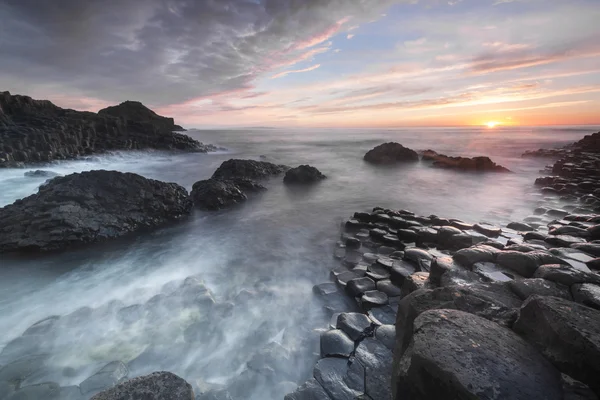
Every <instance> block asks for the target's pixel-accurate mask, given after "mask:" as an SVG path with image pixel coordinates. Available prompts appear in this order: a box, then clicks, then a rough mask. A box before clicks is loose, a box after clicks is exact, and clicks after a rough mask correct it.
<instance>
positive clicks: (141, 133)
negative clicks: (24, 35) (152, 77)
mask: <svg viewBox="0 0 600 400" xmlns="http://www.w3.org/2000/svg"><path fill="white" fill-rule="evenodd" d="M0 109H2V110H3V112H2V115H1V116H0V120H2V122H0V148H2V149H3V150H4V151H3V152H2V153H0V166H1V167H16V166H22V165H23V164H32V163H46V162H50V161H53V160H62V159H73V158H77V157H80V156H84V155H89V154H94V153H104V152H107V151H115V150H141V149H157V150H177V151H192V152H208V151H214V150H216V148H215V147H214V146H211V145H204V144H202V143H200V142H198V141H196V140H194V139H192V138H190V137H188V136H186V135H182V134H180V133H174V132H173V131H174V130H179V129H181V127H179V126H177V125H175V124H174V122H173V119H172V118H165V117H161V116H159V115H156V114H155V113H154V112H153V111H151V110H149V109H148V108H146V107H144V106H143V105H142V104H141V103H138V102H125V103H123V104H121V105H119V106H115V107H109V108H108V109H104V110H101V111H99V112H98V114H95V113H91V112H80V111H74V110H66V109H62V108H60V107H57V106H55V105H54V104H52V103H51V102H49V101H47V100H33V99H31V98H30V97H27V96H19V95H11V94H10V93H9V92H0Z"/></svg>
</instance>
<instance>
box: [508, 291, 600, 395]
mask: <svg viewBox="0 0 600 400" xmlns="http://www.w3.org/2000/svg"><path fill="white" fill-rule="evenodd" d="M513 329H514V330H515V331H516V332H518V333H519V334H520V335H521V336H523V337H524V338H525V339H526V340H527V341H528V342H530V343H531V344H533V345H534V346H535V347H536V348H537V349H538V350H539V351H540V352H541V353H542V354H544V356H546V358H547V359H548V360H550V361H551V362H552V363H553V364H554V365H555V366H556V367H557V368H558V369H559V370H560V371H561V372H564V373H565V374H567V375H569V376H571V377H573V378H575V379H577V380H579V381H581V382H583V383H585V384H586V385H588V386H589V387H590V388H592V390H594V392H595V393H596V395H600V381H599V380H598V376H599V374H600V311H598V310H594V309H592V308H589V307H586V306H584V305H580V304H577V303H573V302H572V301H568V300H565V299H560V298H558V297H542V296H532V297H530V298H529V299H528V300H527V301H526V302H525V303H524V304H523V307H522V308H521V313H520V315H519V318H518V319H517V321H516V322H515V325H514V328H513Z"/></svg>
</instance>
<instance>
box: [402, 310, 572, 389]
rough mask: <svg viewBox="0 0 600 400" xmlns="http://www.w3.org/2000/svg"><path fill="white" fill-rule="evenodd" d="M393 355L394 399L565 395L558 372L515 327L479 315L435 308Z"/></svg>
mask: <svg viewBox="0 0 600 400" xmlns="http://www.w3.org/2000/svg"><path fill="white" fill-rule="evenodd" d="M395 357H396V358H395V360H394V376H393V380H394V382H393V390H394V395H395V397H394V398H395V399H398V400H400V399H421V400H428V399H432V400H434V399H436V400H437V399H445V400H454V399H456V400H459V399H460V400H462V399H490V400H491V399H511V400H513V399H514V400H530V399H545V400H554V399H555V400H561V399H562V398H563V397H562V387H561V381H560V374H559V373H558V371H557V370H556V369H555V368H554V367H553V366H552V365H551V364H550V363H549V362H548V361H547V360H546V359H544V357H542V356H541V355H540V354H539V353H538V352H537V351H536V350H535V349H534V348H533V347H532V346H531V345H529V344H528V343H527V342H525V341H524V340H523V339H521V338H520V337H519V336H518V335H516V334H515V333H514V332H512V331H510V330H509V329H506V328H503V327H501V326H499V325H497V324H495V323H493V322H490V321H488V320H486V319H484V318H481V317H478V316H476V315H472V314H468V313H464V312H461V311H456V310H431V311H426V312H424V313H423V314H421V315H420V316H419V317H418V318H417V319H416V320H415V323H414V329H413V332H412V333H411V337H410V344H409V346H408V347H407V349H406V351H405V352H404V353H403V354H396V355H395Z"/></svg>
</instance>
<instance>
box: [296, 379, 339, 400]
mask: <svg viewBox="0 0 600 400" xmlns="http://www.w3.org/2000/svg"><path fill="white" fill-rule="evenodd" d="M284 400H331V397H329V395H328V394H327V392H326V391H325V389H323V386H321V384H320V383H319V382H317V380H316V379H314V378H313V379H310V380H308V381H306V382H305V383H304V384H302V385H300V387H298V389H296V390H295V391H294V393H290V394H288V395H287V396H285V399H284Z"/></svg>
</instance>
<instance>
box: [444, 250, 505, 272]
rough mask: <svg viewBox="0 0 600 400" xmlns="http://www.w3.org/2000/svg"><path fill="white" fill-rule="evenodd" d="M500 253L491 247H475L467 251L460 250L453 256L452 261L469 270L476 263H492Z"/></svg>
mask: <svg viewBox="0 0 600 400" xmlns="http://www.w3.org/2000/svg"><path fill="white" fill-rule="evenodd" d="M499 253H500V252H499V251H498V249H496V248H494V247H491V246H485V245H482V246H475V247H469V248H467V249H461V250H459V251H457V252H456V253H455V254H454V256H452V257H453V258H454V260H455V261H456V262H458V263H459V264H461V265H463V266H465V267H467V268H471V267H472V266H473V264H475V263H478V262H494V261H496V256H497V255H498V254H499Z"/></svg>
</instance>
